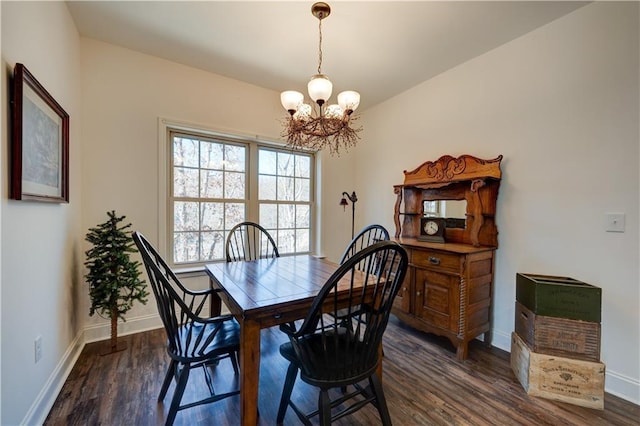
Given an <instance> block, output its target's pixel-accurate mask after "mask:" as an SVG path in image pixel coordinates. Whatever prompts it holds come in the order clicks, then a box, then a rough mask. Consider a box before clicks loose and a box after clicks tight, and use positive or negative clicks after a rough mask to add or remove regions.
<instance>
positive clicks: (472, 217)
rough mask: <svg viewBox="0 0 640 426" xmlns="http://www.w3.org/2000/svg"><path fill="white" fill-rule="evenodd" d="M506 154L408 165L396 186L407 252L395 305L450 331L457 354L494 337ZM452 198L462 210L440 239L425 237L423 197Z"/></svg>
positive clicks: (407, 316) (418, 321)
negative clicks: (498, 221)
mask: <svg viewBox="0 0 640 426" xmlns="http://www.w3.org/2000/svg"><path fill="white" fill-rule="evenodd" d="M501 161H502V156H501V155H500V156H498V157H497V158H495V159H492V160H481V159H479V158H476V157H472V156H470V155H462V156H460V157H458V158H454V157H451V156H448V155H446V156H443V157H440V158H439V159H438V160H436V161H433V162H431V161H427V162H425V163H424V164H422V165H420V166H419V167H418V168H416V169H415V170H412V171H406V170H405V171H404V183H403V184H402V185H395V186H394V193H395V194H397V199H396V204H395V212H394V221H395V226H396V232H395V238H396V240H397V241H398V242H399V243H400V244H402V245H403V246H404V247H405V249H406V250H407V252H408V254H409V270H408V273H407V277H406V278H405V282H404V285H403V286H402V287H401V289H400V291H399V293H398V296H397V297H396V300H395V302H394V307H393V311H392V312H393V313H394V314H395V315H396V316H397V317H398V318H399V319H400V320H402V321H404V322H405V323H407V324H409V325H411V326H412V327H415V328H417V329H419V330H422V331H426V332H429V333H434V334H437V335H440V336H445V337H447V338H448V339H449V340H450V341H451V342H452V343H453V345H454V346H456V347H457V358H458V359H460V360H464V359H466V357H467V348H468V343H469V341H470V340H473V339H474V338H476V337H477V336H479V335H480V334H484V341H485V342H486V343H490V342H491V316H492V302H491V299H492V294H493V272H494V252H495V250H496V249H497V248H498V229H497V227H496V222H495V213H496V201H497V198H498V189H499V186H500V179H501V171H500V162H501ZM447 200H462V201H466V209H465V211H464V216H465V217H464V218H462V219H451V218H446V219H444V221H445V222H446V227H445V229H444V242H443V243H440V242H427V241H423V238H421V220H427V219H425V218H424V216H425V210H424V206H425V202H427V203H428V202H431V201H436V202H438V203H446V201H447ZM422 234H424V232H422Z"/></svg>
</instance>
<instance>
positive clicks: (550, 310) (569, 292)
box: [516, 273, 602, 322]
mask: <svg viewBox="0 0 640 426" xmlns="http://www.w3.org/2000/svg"><path fill="white" fill-rule="evenodd" d="M516 300H517V301H518V302H520V303H522V304H523V305H524V306H526V307H527V308H528V309H529V310H531V311H532V312H533V313H535V314H536V315H545V316H550V317H558V318H568V319H574V320H582V321H591V322H600V321H601V307H602V289H601V288H600V287H596V286H593V285H591V284H587V283H584V282H582V281H578V280H576V279H573V278H568V277H557V276H552V275H539V274H521V273H517V274H516Z"/></svg>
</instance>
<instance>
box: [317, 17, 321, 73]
mask: <svg viewBox="0 0 640 426" xmlns="http://www.w3.org/2000/svg"><path fill="white" fill-rule="evenodd" d="M318 34H319V37H318V74H322V19H318Z"/></svg>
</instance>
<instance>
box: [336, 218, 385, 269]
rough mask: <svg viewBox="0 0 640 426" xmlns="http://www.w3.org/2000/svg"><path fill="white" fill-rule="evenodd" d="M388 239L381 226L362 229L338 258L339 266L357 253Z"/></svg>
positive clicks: (375, 225)
mask: <svg viewBox="0 0 640 426" xmlns="http://www.w3.org/2000/svg"><path fill="white" fill-rule="evenodd" d="M388 239H389V231H387V229H386V228H385V227H384V226H382V225H377V224H374V225H369V226H366V227H364V228H363V229H362V230H361V231H360V232H358V235H356V236H355V237H353V239H352V240H351V242H350V243H349V245H348V246H347V248H346V249H345V251H344V253H342V257H341V258H340V264H343V263H344V262H345V261H346V260H347V259H349V258H350V257H351V256H353V255H354V254H356V253H357V252H359V251H360V250H362V249H364V248H367V247H369V246H370V245H373V244H375V243H377V242H379V241H387V240H388Z"/></svg>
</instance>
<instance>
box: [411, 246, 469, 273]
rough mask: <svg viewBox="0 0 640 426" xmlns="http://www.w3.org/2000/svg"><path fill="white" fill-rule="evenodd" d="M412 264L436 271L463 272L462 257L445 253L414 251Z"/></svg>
mask: <svg viewBox="0 0 640 426" xmlns="http://www.w3.org/2000/svg"><path fill="white" fill-rule="evenodd" d="M411 262H412V263H413V264H414V265H415V266H418V267H426V268H431V269H435V270H447V271H451V272H455V273H460V272H461V270H462V267H461V266H462V256H461V255H459V254H455V253H445V252H441V251H432V250H412V253H411Z"/></svg>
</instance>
